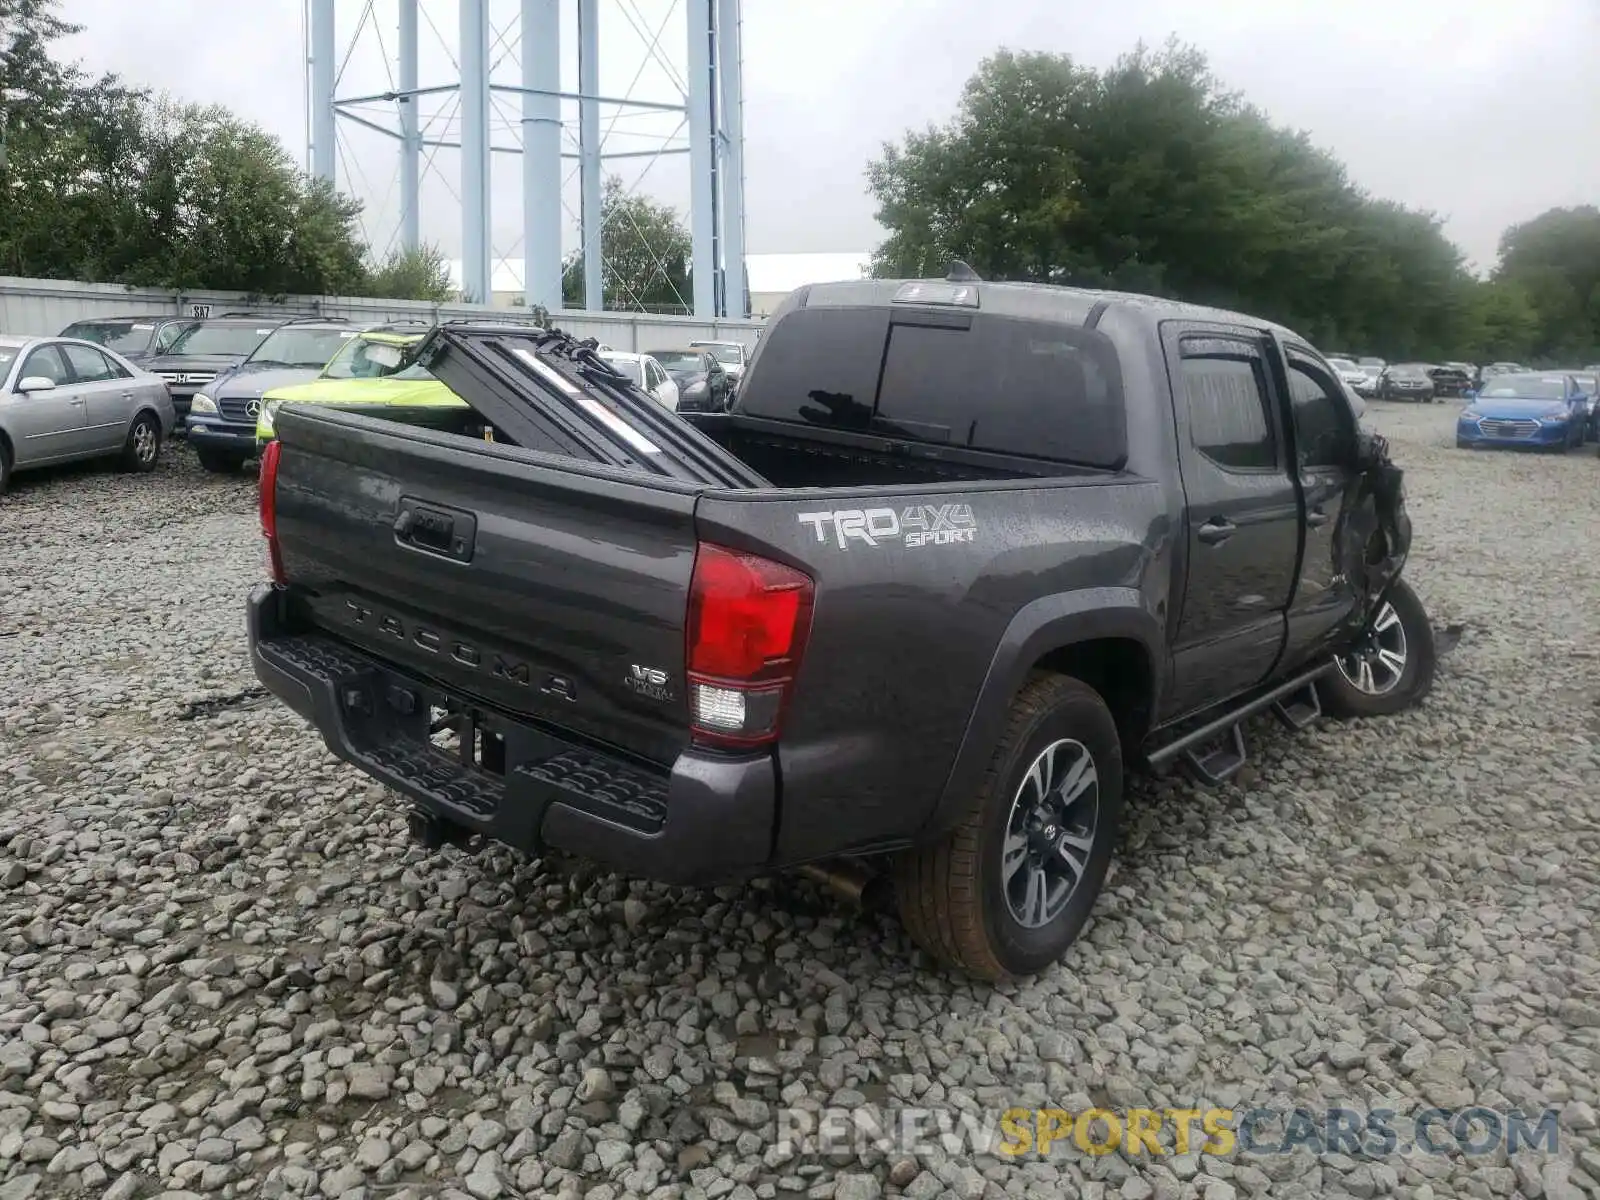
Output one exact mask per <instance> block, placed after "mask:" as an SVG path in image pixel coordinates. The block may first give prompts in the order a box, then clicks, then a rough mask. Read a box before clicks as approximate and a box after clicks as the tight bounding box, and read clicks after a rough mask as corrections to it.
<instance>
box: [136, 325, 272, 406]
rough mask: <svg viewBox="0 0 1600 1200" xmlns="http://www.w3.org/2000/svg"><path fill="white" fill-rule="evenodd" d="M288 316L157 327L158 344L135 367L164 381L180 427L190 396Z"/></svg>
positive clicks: (237, 362)
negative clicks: (158, 328) (138, 366)
mask: <svg viewBox="0 0 1600 1200" xmlns="http://www.w3.org/2000/svg"><path fill="white" fill-rule="evenodd" d="M288 319H289V318H288V317H284V316H270V317H252V316H227V317H207V318H205V319H203V320H187V321H182V322H179V323H177V324H175V325H168V326H166V327H164V328H163V329H162V341H161V342H160V343H159V344H158V345H157V346H156V348H155V350H154V352H153V353H152V354H151V355H150V356H149V357H147V358H146V359H145V360H144V361H143V362H141V363H140V364H139V365H140V366H142V367H143V368H144V369H145V370H147V371H153V372H155V374H157V375H159V376H161V378H162V379H164V380H166V382H167V390H168V391H169V392H171V393H172V407H173V410H174V412H175V413H176V414H177V418H178V424H179V428H182V427H183V420H184V418H185V417H187V416H188V415H189V404H190V402H191V401H192V400H193V399H194V394H195V393H196V392H198V391H200V390H201V389H202V388H203V387H205V386H206V384H208V383H210V382H211V381H212V380H213V379H215V378H216V377H217V376H218V375H221V374H224V373H226V372H228V371H231V370H232V369H233V368H234V367H236V366H238V365H239V363H241V362H243V361H244V359H245V357H246V356H247V355H248V354H249V353H250V352H251V351H252V350H254V349H255V348H256V347H257V346H259V345H260V344H261V339H262V338H264V337H266V336H267V334H269V333H271V332H272V331H273V330H274V329H276V328H277V327H278V326H279V325H282V324H283V323H284V322H285V321H287V320H288Z"/></svg>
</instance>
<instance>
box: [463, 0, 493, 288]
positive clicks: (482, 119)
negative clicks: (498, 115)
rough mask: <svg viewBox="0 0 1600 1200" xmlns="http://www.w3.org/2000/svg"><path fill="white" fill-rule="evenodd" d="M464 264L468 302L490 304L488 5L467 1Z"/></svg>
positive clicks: (465, 11) (464, 5)
mask: <svg viewBox="0 0 1600 1200" xmlns="http://www.w3.org/2000/svg"><path fill="white" fill-rule="evenodd" d="M461 259H462V261H461V292H462V297H463V298H464V299H465V300H466V301H467V303H469V304H488V303H489V302H490V301H491V300H492V299H493V296H492V295H491V293H490V290H489V288H490V284H489V11H488V0H461Z"/></svg>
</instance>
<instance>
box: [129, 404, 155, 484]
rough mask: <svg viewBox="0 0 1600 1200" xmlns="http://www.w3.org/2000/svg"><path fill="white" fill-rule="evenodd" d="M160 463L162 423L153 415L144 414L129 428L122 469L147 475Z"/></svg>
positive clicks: (136, 418) (135, 419)
mask: <svg viewBox="0 0 1600 1200" xmlns="http://www.w3.org/2000/svg"><path fill="white" fill-rule="evenodd" d="M160 461H161V422H160V421H157V420H156V418H155V415H154V414H153V413H147V412H142V413H140V414H139V415H138V416H137V417H135V418H134V419H133V424H132V425H131V426H129V428H128V440H127V441H126V442H124V443H123V446H122V469H123V470H124V471H131V472H133V473H134V474H136V475H146V474H148V473H149V472H151V471H154V470H155V469H156V463H158V462H160Z"/></svg>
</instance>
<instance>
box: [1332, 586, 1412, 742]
mask: <svg viewBox="0 0 1600 1200" xmlns="http://www.w3.org/2000/svg"><path fill="white" fill-rule="evenodd" d="M1438 661H1439V660H1438V651H1437V649H1436V648H1435V646H1434V644H1433V624H1432V623H1431V622H1430V621H1429V620H1428V612H1427V609H1425V608H1423V606H1422V601H1421V600H1420V599H1419V598H1418V597H1417V594H1416V592H1414V591H1412V589H1411V585H1410V584H1408V583H1407V582H1406V581H1405V580H1403V579H1402V580H1399V581H1398V582H1396V583H1395V585H1394V586H1393V587H1392V588H1390V589H1389V595H1388V596H1387V597H1386V598H1385V600H1384V602H1383V604H1382V605H1380V606H1379V608H1378V612H1377V615H1376V616H1375V617H1374V618H1373V621H1372V626H1371V628H1370V629H1369V630H1368V631H1367V632H1366V634H1365V635H1363V638H1362V640H1361V641H1360V642H1359V643H1358V644H1357V645H1356V646H1354V647H1353V648H1352V649H1351V650H1350V651H1348V652H1347V653H1345V654H1341V655H1338V656H1337V657H1336V658H1335V659H1334V669H1333V670H1332V671H1330V672H1328V674H1326V675H1324V676H1323V677H1322V678H1321V679H1320V680H1318V681H1317V692H1318V694H1319V697H1320V699H1321V701H1322V708H1323V711H1325V712H1327V713H1328V714H1329V715H1330V716H1335V717H1386V716H1390V715H1391V714H1393V713H1397V712H1403V711H1404V710H1405V709H1408V708H1410V707H1412V706H1413V705H1415V704H1417V703H1419V702H1420V701H1421V700H1422V699H1423V698H1424V697H1425V696H1427V694H1428V693H1429V692H1431V691H1432V690H1433V674H1434V670H1435V668H1436V667H1437V666H1438Z"/></svg>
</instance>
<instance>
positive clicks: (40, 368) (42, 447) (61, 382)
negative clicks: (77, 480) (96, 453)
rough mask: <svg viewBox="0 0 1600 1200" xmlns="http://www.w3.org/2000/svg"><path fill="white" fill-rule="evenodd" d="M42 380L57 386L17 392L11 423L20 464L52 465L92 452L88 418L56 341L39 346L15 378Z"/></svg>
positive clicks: (29, 354)
mask: <svg viewBox="0 0 1600 1200" xmlns="http://www.w3.org/2000/svg"><path fill="white" fill-rule="evenodd" d="M34 377H40V378H44V379H49V380H51V381H52V382H54V383H55V385H56V386H55V387H54V388H51V389H50V390H48V391H42V392H29V393H28V394H27V395H23V394H22V393H20V392H14V394H13V398H12V402H11V414H12V416H11V422H12V425H13V427H14V428H15V429H16V430H17V431H18V433H19V434H20V436H19V437H18V439H17V446H16V456H17V464H18V465H19V466H21V465H22V464H24V463H41V462H51V461H54V460H56V459H63V458H73V457H76V456H78V455H84V454H89V453H91V452H92V446H93V442H92V440H91V439H90V437H89V432H88V415H87V411H86V407H85V403H84V399H83V396H82V395H81V394H80V393H79V391H78V388H77V385H76V384H75V383H74V382H73V376H72V370H71V368H70V367H68V366H67V361H66V359H64V358H63V357H62V356H61V347H60V345H59V344H57V343H54V342H47V343H45V344H44V345H42V346H36V347H34V349H32V350H31V351H29V352H28V356H27V357H26V358H25V359H23V361H22V365H21V366H20V367H18V368H17V373H16V375H15V377H14V378H15V379H16V381H17V383H18V384H20V383H21V382H22V381H23V380H24V379H29V378H34Z"/></svg>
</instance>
